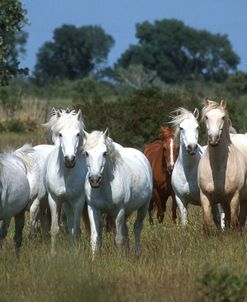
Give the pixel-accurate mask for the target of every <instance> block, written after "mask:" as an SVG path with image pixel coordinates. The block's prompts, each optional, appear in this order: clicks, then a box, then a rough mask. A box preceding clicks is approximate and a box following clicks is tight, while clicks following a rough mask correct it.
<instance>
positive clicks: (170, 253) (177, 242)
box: [0, 206, 247, 301]
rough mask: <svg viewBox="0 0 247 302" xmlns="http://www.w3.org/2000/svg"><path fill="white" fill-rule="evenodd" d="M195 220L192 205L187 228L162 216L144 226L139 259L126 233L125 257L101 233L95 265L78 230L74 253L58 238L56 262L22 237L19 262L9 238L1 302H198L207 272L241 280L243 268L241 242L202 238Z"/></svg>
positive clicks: (41, 245)
mask: <svg viewBox="0 0 247 302" xmlns="http://www.w3.org/2000/svg"><path fill="white" fill-rule="evenodd" d="M201 220H202V213H201V209H200V208H196V207H193V206H192V207H191V208H190V221H191V222H190V224H189V225H188V227H186V228H183V227H181V225H180V224H179V223H178V224H177V225H174V224H172V222H171V221H170V220H169V218H168V215H167V216H166V217H165V222H164V223H163V224H158V223H155V224H154V225H149V223H148V221H147V220H146V221H145V224H144V229H143V233H142V248H143V249H142V255H141V257H140V258H139V259H136V258H135V256H134V237H133V233H132V232H130V243H131V245H130V248H131V250H130V255H129V256H123V255H122V254H121V253H120V252H118V251H117V250H116V249H115V246H114V244H113V238H112V234H104V236H103V246H102V250H101V252H100V254H99V255H98V256H97V257H96V259H95V260H94V261H92V260H91V256H90V245H89V238H88V237H87V236H86V234H85V231H84V229H83V230H82V236H81V239H80V248H79V250H73V249H72V248H70V247H69V244H68V240H67V237H66V235H65V234H64V233H62V234H60V236H59V241H58V245H57V254H56V256H55V257H52V256H51V255H50V244H49V241H48V242H42V241H41V240H40V238H36V239H35V240H32V241H30V240H28V239H27V236H26V234H25V237H24V242H23V247H22V251H21V257H20V261H17V260H16V259H15V256H14V250H13V244H12V241H11V238H10V236H9V237H8V238H7V240H6V242H5V244H4V247H3V249H2V250H1V257H0V271H1V274H0V300H1V301H196V299H197V297H200V294H201V293H200V289H199V288H198V287H197V285H196V282H195V281H196V280H198V279H200V278H202V277H203V275H204V273H205V272H206V271H207V270H208V269H215V268H216V269H221V268H222V267H225V268H227V269H228V270H229V271H230V272H232V273H235V274H237V275H240V274H242V273H244V272H245V271H246V268H247V263H246V248H247V241H246V238H245V236H241V235H240V234H236V233H232V232H226V233H216V235H214V236H212V237H205V236H204V234H203V232H202V225H201ZM133 221H134V217H132V218H131V219H130V221H129V223H128V224H129V227H130V230H132V229H133ZM26 231H27V227H26ZM197 301H200V300H197ZM204 301H207V300H204ZM208 301H210V300H208ZM220 301H223V300H220ZM225 301H228V300H225ZM229 301H230V300H229ZM239 301H240V300H239Z"/></svg>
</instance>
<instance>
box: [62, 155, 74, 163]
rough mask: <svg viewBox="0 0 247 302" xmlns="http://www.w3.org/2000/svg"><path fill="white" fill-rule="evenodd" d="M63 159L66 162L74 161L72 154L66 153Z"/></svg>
mask: <svg viewBox="0 0 247 302" xmlns="http://www.w3.org/2000/svg"><path fill="white" fill-rule="evenodd" d="M64 159H65V161H67V162H74V161H75V156H74V155H72V156H68V155H66V156H65V157H64Z"/></svg>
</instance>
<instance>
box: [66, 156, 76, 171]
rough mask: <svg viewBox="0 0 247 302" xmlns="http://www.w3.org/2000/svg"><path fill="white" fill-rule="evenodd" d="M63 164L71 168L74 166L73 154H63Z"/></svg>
mask: <svg viewBox="0 0 247 302" xmlns="http://www.w3.org/2000/svg"><path fill="white" fill-rule="evenodd" d="M64 164H65V167H66V168H69V169H72V168H74V166H75V156H74V155H73V156H71V157H69V156H65V157H64Z"/></svg>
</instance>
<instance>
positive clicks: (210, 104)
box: [202, 99, 228, 119]
mask: <svg viewBox="0 0 247 302" xmlns="http://www.w3.org/2000/svg"><path fill="white" fill-rule="evenodd" d="M213 109H219V110H221V111H222V112H225V113H226V115H227V116H228V113H227V111H226V109H224V108H223V107H222V106H221V104H219V103H217V102H215V101H211V100H208V99H207V104H206V105H204V106H203V108H202V119H204V118H205V115H206V114H207V113H208V112H209V111H210V110H213Z"/></svg>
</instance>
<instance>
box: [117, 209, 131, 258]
mask: <svg viewBox="0 0 247 302" xmlns="http://www.w3.org/2000/svg"><path fill="white" fill-rule="evenodd" d="M115 243H116V246H117V247H118V248H120V247H121V246H122V245H124V247H125V253H126V254H127V253H128V252H129V236H128V227H127V224H126V216H125V210H124V209H121V210H120V211H119V212H118V215H117V217H116V236H115Z"/></svg>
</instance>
